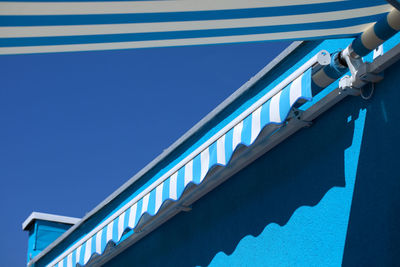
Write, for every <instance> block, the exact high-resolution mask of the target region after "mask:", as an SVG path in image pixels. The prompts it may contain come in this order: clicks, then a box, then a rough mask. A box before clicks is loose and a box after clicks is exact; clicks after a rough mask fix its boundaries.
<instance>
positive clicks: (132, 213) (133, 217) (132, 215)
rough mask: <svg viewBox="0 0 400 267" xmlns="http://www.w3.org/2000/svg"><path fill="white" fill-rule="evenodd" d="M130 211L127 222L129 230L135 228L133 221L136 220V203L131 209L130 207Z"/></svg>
mask: <svg viewBox="0 0 400 267" xmlns="http://www.w3.org/2000/svg"><path fill="white" fill-rule="evenodd" d="M130 209H131V211H130V213H129V221H128V226H129V227H130V228H134V227H135V220H136V209H137V203H135V204H133V206H132V207H130Z"/></svg>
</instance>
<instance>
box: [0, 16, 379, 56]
mask: <svg viewBox="0 0 400 267" xmlns="http://www.w3.org/2000/svg"><path fill="white" fill-rule="evenodd" d="M372 25H373V23H367V24H362V25H356V26H351V27H345V28H336V29H328V30H327V29H321V30H306V31H294V32H279V33H266V34H250V35H239V36H220V37H209V38H188V39H170V40H154V41H138V42H115V43H114V42H113V43H97V44H73V45H48V46H23V47H1V48H0V55H8V54H32V53H55V52H73V51H96V50H114V49H131V48H145V47H147V48H150V47H171V46H186V45H205V44H223V43H241V42H256V41H271V40H293V39H309V38H313V37H319V36H331V35H338V34H340V35H347V34H356V33H360V32H362V31H363V30H364V29H366V28H368V27H369V26H372Z"/></svg>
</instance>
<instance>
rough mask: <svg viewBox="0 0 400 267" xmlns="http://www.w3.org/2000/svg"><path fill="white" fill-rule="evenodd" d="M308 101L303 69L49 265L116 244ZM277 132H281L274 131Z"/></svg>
mask: <svg viewBox="0 0 400 267" xmlns="http://www.w3.org/2000/svg"><path fill="white" fill-rule="evenodd" d="M299 100H302V101H311V100H312V92H311V69H309V70H307V71H306V72H305V73H303V74H302V75H301V76H299V77H298V78H297V79H295V80H294V81H293V82H292V83H290V84H289V85H287V86H286V87H285V88H284V89H283V90H281V91H280V92H278V93H277V94H276V95H274V96H273V97H272V98H270V99H269V100H267V101H266V102H264V103H261V105H259V106H258V107H256V109H255V110H254V111H253V112H252V113H250V115H248V116H247V117H245V118H244V119H242V120H241V121H239V122H238V123H237V124H236V125H235V126H234V127H232V128H230V129H228V130H227V131H226V132H225V133H224V134H223V135H221V136H220V137H219V138H218V139H217V140H216V141H215V142H214V143H212V144H211V145H209V146H207V147H206V148H205V149H204V150H202V151H201V152H200V153H199V154H197V155H194V156H193V157H190V155H189V157H188V158H185V159H184V162H183V165H182V167H180V168H179V169H177V171H175V172H173V173H172V174H170V175H169V174H168V173H167V174H166V175H164V176H163V177H161V178H160V179H159V180H157V181H156V182H155V183H153V184H152V185H150V187H149V188H148V190H147V192H145V193H144V194H143V195H142V196H140V195H139V196H138V197H136V198H134V199H132V200H131V201H130V202H129V203H127V204H126V205H125V206H124V207H122V208H121V209H119V210H118V211H117V212H115V213H114V214H113V215H112V216H111V217H110V218H108V219H107V220H106V221H105V222H103V223H102V224H100V225H98V226H97V227H95V228H94V229H93V230H92V231H91V232H90V233H88V234H87V235H86V236H84V237H83V238H82V239H81V240H79V241H78V242H77V243H76V244H75V245H74V246H72V247H71V248H70V249H68V250H66V251H64V252H63V253H62V254H61V255H60V256H59V257H58V258H56V259H55V260H54V261H53V262H51V263H50V264H49V266H58V267H60V266H68V267H70V266H71V267H72V266H75V265H76V264H77V263H79V264H81V265H84V264H86V263H87V262H88V261H89V260H90V258H91V257H92V256H93V255H94V254H96V253H97V254H102V253H103V252H104V250H105V248H106V246H107V244H108V243H109V242H114V243H117V242H118V241H119V240H120V239H121V237H122V236H123V234H124V233H126V232H127V231H128V230H131V229H133V231H134V233H133V234H135V232H136V230H137V229H136V227H137V226H138V225H139V228H140V223H139V221H140V220H141V218H143V217H144V216H145V215H146V216H157V213H158V212H159V211H160V210H161V209H163V207H164V204H165V203H166V202H168V201H178V200H179V199H180V197H181V196H182V194H183V193H184V191H185V189H187V188H188V187H189V186H190V185H192V186H196V185H199V184H201V183H202V182H203V181H205V180H207V174H208V173H209V170H211V169H212V168H213V167H215V166H217V165H219V166H225V165H227V164H228V163H229V161H230V159H231V158H232V156H233V154H234V152H235V150H237V148H238V147H239V146H241V145H245V146H250V145H251V144H253V143H254V142H255V140H256V138H257V137H258V136H259V134H260V133H261V131H262V130H263V129H264V128H265V127H266V126H268V125H270V124H275V125H278V126H279V125H284V123H285V121H286V119H287V117H288V115H289V113H290V111H291V109H292V107H293V106H294V105H295V104H296V103H297V102H298V101H299ZM278 132H279V131H278Z"/></svg>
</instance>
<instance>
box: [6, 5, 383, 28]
mask: <svg viewBox="0 0 400 267" xmlns="http://www.w3.org/2000/svg"><path fill="white" fill-rule="evenodd" d="M382 4H387V3H386V2H385V1H370V0H368V1H365V0H357V1H356V0H353V1H347V2H346V3H343V1H339V2H333V3H318V4H307V5H297V6H279V7H264V8H249V9H233V10H211V11H187V12H160V13H137V14H95V15H41V16H37V15H26V16H24V15H5V16H0V25H1V26H54V25H89V24H119V23H147V22H172V21H198V20H219V19H240V18H256V17H278V16H290V15H300V14H313V13H320V12H331V11H333V10H334V11H341V10H351V9H355V8H361V7H373V6H378V5H382Z"/></svg>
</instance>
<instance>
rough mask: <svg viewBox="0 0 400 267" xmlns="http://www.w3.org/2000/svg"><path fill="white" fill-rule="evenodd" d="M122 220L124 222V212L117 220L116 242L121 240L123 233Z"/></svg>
mask: <svg viewBox="0 0 400 267" xmlns="http://www.w3.org/2000/svg"><path fill="white" fill-rule="evenodd" d="M124 220H125V212H124V213H122V214H121V215H120V216H119V219H118V240H120V239H121V236H122V234H123V233H124V230H125V229H124Z"/></svg>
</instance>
